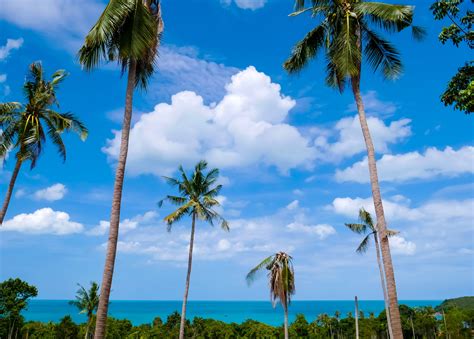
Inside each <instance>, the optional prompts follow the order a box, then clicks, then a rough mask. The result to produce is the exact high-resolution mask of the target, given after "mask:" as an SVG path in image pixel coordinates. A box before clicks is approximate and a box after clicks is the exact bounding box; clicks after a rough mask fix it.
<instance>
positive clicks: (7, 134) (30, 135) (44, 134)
mask: <svg viewBox="0 0 474 339" xmlns="http://www.w3.org/2000/svg"><path fill="white" fill-rule="evenodd" d="M66 76H67V73H66V72H65V71H64V70H58V71H56V72H54V73H53V75H52V76H51V79H49V80H48V79H45V78H44V72H43V66H42V65H41V63H40V62H34V63H32V64H31V65H30V67H29V72H28V75H27V78H26V81H25V83H24V85H23V90H24V93H25V100H26V103H25V104H21V103H18V102H7V103H0V128H1V129H2V131H3V132H2V134H1V135H0V158H5V157H6V156H7V153H8V152H10V151H13V150H15V151H16V154H15V158H16V161H15V167H14V169H13V173H12V176H11V179H10V183H9V185H8V188H7V192H6V194H5V200H4V202H3V206H2V209H1V211H0V224H2V223H3V220H4V218H5V215H6V213H7V209H8V206H9V204H10V199H11V196H12V193H13V188H14V186H15V182H16V179H17V177H18V173H19V172H20V169H21V166H22V164H23V163H24V162H25V161H30V169H32V168H34V167H35V165H36V162H37V160H38V158H39V157H40V155H41V154H42V152H43V145H44V143H45V142H46V139H47V138H49V139H50V141H51V142H52V143H53V144H54V145H55V146H56V147H57V150H58V153H59V156H60V157H61V158H62V159H63V161H65V160H66V146H65V145H64V142H63V140H62V138H61V134H62V133H63V132H69V131H72V132H76V133H77V134H79V135H80V137H81V139H82V140H85V139H86V138H87V128H86V127H85V126H84V125H83V124H82V122H80V121H79V120H78V119H77V118H76V117H75V116H74V115H73V114H71V113H59V112H57V111H56V110H55V109H56V108H57V107H59V102H58V100H57V98H56V91H57V89H58V86H59V84H60V83H61V82H62V81H63V80H64V79H65V78H66Z"/></svg>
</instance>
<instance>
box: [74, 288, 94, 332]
mask: <svg viewBox="0 0 474 339" xmlns="http://www.w3.org/2000/svg"><path fill="white" fill-rule="evenodd" d="M77 285H78V286H79V289H78V290H77V292H76V300H72V301H70V302H69V303H70V304H71V305H74V306H76V307H77V308H78V309H79V313H84V314H86V316H87V325H86V335H85V338H86V339H87V338H89V329H90V326H91V323H92V318H93V316H94V313H95V312H96V311H97V307H98V306H99V293H98V292H99V285H98V284H97V283H96V282H95V281H92V282H91V287H90V288H89V290H86V289H85V288H84V286H82V285H80V284H77Z"/></svg>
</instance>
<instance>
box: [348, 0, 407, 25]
mask: <svg viewBox="0 0 474 339" xmlns="http://www.w3.org/2000/svg"><path fill="white" fill-rule="evenodd" d="M354 10H355V12H356V13H357V14H358V15H359V16H364V17H367V18H369V20H370V21H372V22H373V23H374V24H376V25H377V26H378V27H380V28H382V29H384V30H386V31H388V32H400V31H401V30H403V29H405V28H407V27H409V26H410V25H411V24H412V21H413V11H414V6H405V5H393V4H387V3H382V2H366V1H363V2H358V3H357V4H355V6H354Z"/></svg>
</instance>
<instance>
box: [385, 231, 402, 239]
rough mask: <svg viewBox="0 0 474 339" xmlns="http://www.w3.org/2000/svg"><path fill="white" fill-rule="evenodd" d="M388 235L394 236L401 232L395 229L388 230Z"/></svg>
mask: <svg viewBox="0 0 474 339" xmlns="http://www.w3.org/2000/svg"><path fill="white" fill-rule="evenodd" d="M386 233H387V236H388V237H393V236H394V235H397V234H399V233H400V232H399V231H394V230H387V231H386Z"/></svg>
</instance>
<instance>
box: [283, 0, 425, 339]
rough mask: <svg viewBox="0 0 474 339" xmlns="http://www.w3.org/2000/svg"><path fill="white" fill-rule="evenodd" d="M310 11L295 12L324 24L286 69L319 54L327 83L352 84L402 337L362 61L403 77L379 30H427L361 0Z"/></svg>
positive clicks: (403, 9) (327, 3) (316, 0)
mask: <svg viewBox="0 0 474 339" xmlns="http://www.w3.org/2000/svg"><path fill="white" fill-rule="evenodd" d="M311 3H312V6H311V7H309V8H304V5H305V0H296V12H295V13H293V15H298V14H301V13H303V12H307V11H308V12H311V14H312V17H313V18H317V19H319V20H320V21H319V22H318V24H317V26H316V27H315V28H314V29H313V30H311V31H310V32H309V33H308V34H307V35H306V36H305V37H304V38H303V40H301V41H300V42H298V43H297V44H296V46H295V47H294V49H293V51H292V53H291V56H290V57H289V58H288V59H287V60H286V61H285V63H284V68H285V69H286V70H287V71H288V72H289V73H297V72H298V71H300V70H301V69H303V67H304V66H306V65H307V64H308V63H309V61H310V60H311V59H313V58H315V57H316V56H317V54H318V52H320V51H321V50H324V52H325V56H326V61H327V63H326V72H327V77H326V83H327V84H328V85H329V86H331V87H335V88H338V89H339V91H340V92H342V91H343V90H344V89H345V87H346V84H347V83H350V86H351V89H352V93H353V95H354V98H355V101H356V105H357V111H358V114H359V120H360V124H361V128H362V133H363V135H364V140H365V144H366V147H367V155H368V165H369V174H370V182H371V187H372V196H373V200H374V206H375V213H376V216H377V220H378V227H379V232H380V239H381V249H382V258H383V263H384V267H385V274H386V282H387V290H388V298H389V302H390V315H391V317H392V319H391V320H392V326H393V332H394V333H393V334H394V336H395V338H402V335H403V334H402V327H401V322H400V312H399V310H398V298H397V290H396V284H395V274H394V271H393V264H392V258H391V254H390V246H389V243H388V239H387V229H386V221H385V215H384V210H383V205H382V197H381V194H380V186H379V182H378V174H377V166H376V162H375V150H374V145H373V142H372V138H371V135H370V131H369V127H368V125H367V119H366V115H365V111H364V103H363V101H362V96H361V91H360V79H361V70H362V59H363V56H365V60H366V62H367V63H368V64H369V65H370V66H371V67H372V68H373V69H374V70H381V72H382V75H383V76H384V77H385V78H388V79H394V78H396V77H398V76H399V75H400V74H401V72H402V62H401V59H400V55H399V53H398V51H397V50H396V48H395V47H394V46H393V45H392V44H391V43H390V42H389V41H387V40H385V39H384V38H383V37H381V36H380V35H379V33H377V32H376V29H381V30H383V31H386V32H388V33H394V32H400V31H401V30H403V29H405V28H407V27H409V26H411V27H412V31H413V36H414V37H415V38H417V39H419V38H421V37H422V36H423V33H424V31H423V29H421V28H420V27H417V26H413V25H412V19H413V10H414V8H413V6H404V5H393V4H385V3H381V2H368V1H363V0H312V1H311Z"/></svg>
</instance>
